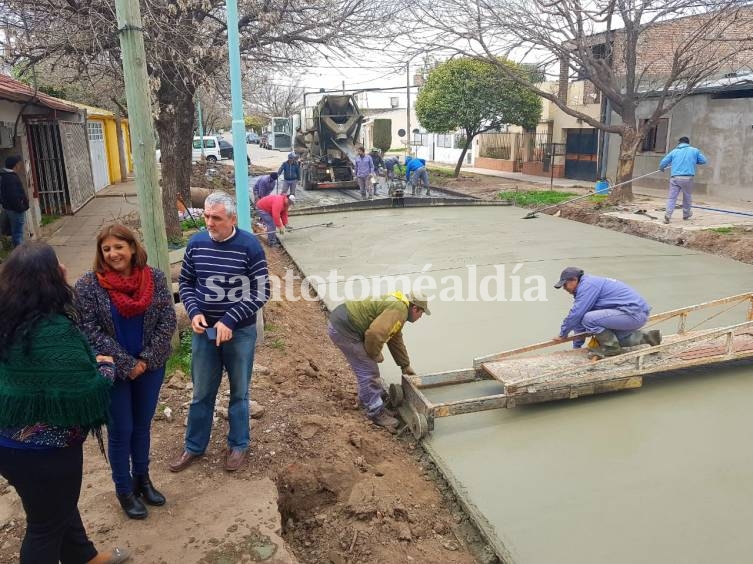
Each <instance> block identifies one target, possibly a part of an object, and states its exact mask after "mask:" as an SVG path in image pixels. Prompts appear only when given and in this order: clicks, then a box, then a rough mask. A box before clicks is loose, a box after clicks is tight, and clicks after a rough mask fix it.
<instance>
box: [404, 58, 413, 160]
mask: <svg viewBox="0 0 753 564" xmlns="http://www.w3.org/2000/svg"><path fill="white" fill-rule="evenodd" d="M405 94H406V99H407V101H408V103H407V104H406V106H407V107H406V110H405V113H406V122H407V125H408V128H407V133H406V135H407V137H406V139H407V141H406V142H405V148H406V149H407V151H408V154H409V155H410V143H411V137H412V135H413V133H411V130H410V60H409V61H408V62H407V63H405Z"/></svg>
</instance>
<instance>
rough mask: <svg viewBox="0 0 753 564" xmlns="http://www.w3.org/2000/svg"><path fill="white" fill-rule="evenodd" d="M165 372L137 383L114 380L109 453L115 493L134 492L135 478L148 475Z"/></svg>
mask: <svg viewBox="0 0 753 564" xmlns="http://www.w3.org/2000/svg"><path fill="white" fill-rule="evenodd" d="M164 377H165V369H164V367H163V368H160V369H158V370H149V371H148V372H144V373H143V374H142V375H141V376H139V377H138V378H136V379H135V380H120V379H117V380H115V383H114V384H113V387H112V388H111V389H110V422H109V424H108V425H107V452H108V454H109V456H110V466H111V467H112V481H113V482H115V492H116V493H118V494H127V493H131V492H132V491H133V481H132V478H131V470H132V469H133V475H134V476H143V475H145V474H146V473H147V472H149V445H150V438H151V437H150V431H151V427H152V418H153V417H154V410H155V409H156V408H157V399H158V398H159V391H160V388H161V387H162V381H163V379H164Z"/></svg>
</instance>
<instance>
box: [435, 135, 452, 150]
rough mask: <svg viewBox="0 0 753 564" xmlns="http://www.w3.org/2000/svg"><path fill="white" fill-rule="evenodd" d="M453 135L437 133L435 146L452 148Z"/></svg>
mask: <svg viewBox="0 0 753 564" xmlns="http://www.w3.org/2000/svg"><path fill="white" fill-rule="evenodd" d="M454 137H455V136H454V135H452V134H450V135H437V147H444V148H445V149H452V148H454V146H455V143H454V141H455V139H454Z"/></svg>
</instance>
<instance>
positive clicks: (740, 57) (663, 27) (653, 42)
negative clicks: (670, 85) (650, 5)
mask: <svg viewBox="0 0 753 564" xmlns="http://www.w3.org/2000/svg"><path fill="white" fill-rule="evenodd" d="M714 17H716V16H714V15H707V14H704V15H697V16H688V17H684V18H677V19H673V20H670V21H666V22H662V23H659V24H657V25H655V26H653V27H651V28H650V29H648V30H645V31H643V32H642V33H641V35H640V38H639V40H638V49H637V64H636V77H638V76H640V75H641V74H643V75H644V77H645V78H646V79H651V78H652V77H654V78H661V77H666V76H667V75H668V74H670V73H671V71H672V61H673V58H674V55H675V52H680V53H683V52H685V51H687V49H686V47H687V45H688V42H689V41H691V38H692V37H693V36H694V34H697V32H698V30H699V29H701V28H702V27H703V26H705V25H706V24H708V23H709V21H710V19H711V18H714ZM711 21H712V22H714V25H711V26H710V27H709V28H707V30H706V32H705V34H704V38H705V39H704V40H699V41H695V46H694V48H693V50H694V51H696V52H698V53H699V55H700V56H699V58H701V59H703V58H708V59H714V60H717V59H722V58H729V60H728V61H727V62H726V63H725V64H724V66H723V68H722V69H720V72H719V73H716V74H717V75H721V74H724V73H725V72H730V71H735V70H739V69H750V68H751V67H753V42H751V40H750V37H751V31H750V30H752V29H753V8H746V9H741V10H740V11H739V12H738V13H737V17H736V18H735V19H734V20H732V19H729V20H726V19H724V20H723V19H722V18H718V21H715V20H713V19H712V20H711ZM612 36H613V53H612V68H613V69H614V70H615V74H617V75H618V76H620V75H624V74H625V41H624V31H622V30H617V31H614V32H612ZM715 39H723V40H721V41H719V40H716V41H714V40H715ZM604 41H606V34H598V35H594V36H593V37H592V38H591V42H592V44H593V45H598V44H600V43H603V42H604ZM568 82H569V69H568V67H567V61H566V60H561V61H560V77H559V91H558V95H559V97H560V99H563V100H566V99H567V97H568ZM593 92H595V88H594V86H593V84H591V83H590V82H589V81H586V88H585V91H584V100H583V103H586V104H587V103H592V102H598V100H592V98H593V97H592V96H590V94H592V93H593Z"/></svg>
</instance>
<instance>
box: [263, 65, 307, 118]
mask: <svg viewBox="0 0 753 564" xmlns="http://www.w3.org/2000/svg"><path fill="white" fill-rule="evenodd" d="M282 70H284V69H281V72H280V74H279V75H275V74H270V73H264V74H263V75H260V76H257V77H255V79H254V80H253V82H252V83H251V89H250V90H251V97H250V107H251V110H252V112H253V113H255V114H259V115H262V116H264V117H268V118H272V117H275V116H283V117H285V116H291V115H293V114H296V113H298V112H300V111H301V110H302V109H303V93H304V89H303V87H301V86H300V79H298V78H297V77H290V76H286V75H285V74H283V72H282ZM296 72H297V71H296ZM278 81H290V82H289V83H288V84H284V83H282V82H278Z"/></svg>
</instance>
